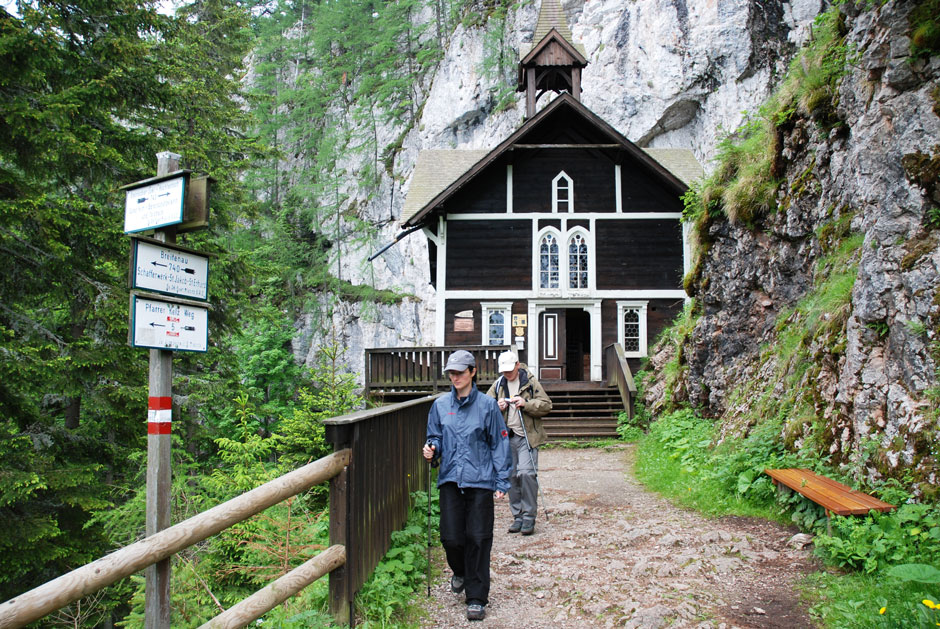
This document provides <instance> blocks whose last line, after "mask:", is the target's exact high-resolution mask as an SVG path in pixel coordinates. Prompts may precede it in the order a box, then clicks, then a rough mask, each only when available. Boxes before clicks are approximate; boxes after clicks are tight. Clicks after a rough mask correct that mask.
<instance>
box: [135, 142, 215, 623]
mask: <svg viewBox="0 0 940 629" xmlns="http://www.w3.org/2000/svg"><path fill="white" fill-rule="evenodd" d="M179 161H180V156H179V155H177V154H175V153H170V152H163V153H158V154H157V176H156V177H154V178H152V179H147V180H145V181H138V182H137V183H133V184H130V185H128V186H125V187H124V190H125V191H126V197H125V199H124V232H125V233H128V234H135V233H139V232H144V231H149V230H154V232H153V238H146V237H143V236H137V237H134V238H132V242H131V264H130V270H129V273H128V280H129V282H128V283H129V284H130V286H131V288H133V289H140V290H139V291H133V292H132V293H131V298H130V326H129V330H128V342H129V343H130V344H131V345H132V346H134V347H147V348H150V376H149V399H148V403H147V409H148V411H147V516H146V529H145V532H146V534H147V535H148V536H149V535H153V534H155V533H157V532H159V531H162V530H163V529H165V528H168V527H169V526H170V485H171V481H172V475H171V471H170V462H171V457H170V454H171V453H170V443H171V430H172V426H173V352H174V351H189V352H205V351H207V350H208V347H209V305H208V304H207V303H206V301H207V300H208V298H209V258H208V257H207V256H204V255H200V254H198V253H197V252H195V251H193V250H191V249H187V248H185V247H180V246H177V245H175V244H174V243H175V241H176V234H177V231H180V232H182V231H188V230H191V229H198V228H200V227H205V226H206V225H207V224H208V212H209V207H208V198H209V182H210V181H211V179H209V178H201V179H199V180H198V181H199V185H196V186H194V188H193V190H191V191H190V190H189V188H190V172H189V171H183V170H179ZM184 221H186V222H185V223H184ZM141 291H151V292H153V293H161V294H162V296H151V295H150V294H148V293H144V292H141ZM158 297H159V298H158ZM194 300H197V301H194ZM145 576H146V585H145V595H144V615H145V618H144V626H145V627H146V629H170V560H169V559H164V560H163V561H159V562H157V563H155V564H153V565H151V566H149V567H148V568H147V569H146V572H145Z"/></svg>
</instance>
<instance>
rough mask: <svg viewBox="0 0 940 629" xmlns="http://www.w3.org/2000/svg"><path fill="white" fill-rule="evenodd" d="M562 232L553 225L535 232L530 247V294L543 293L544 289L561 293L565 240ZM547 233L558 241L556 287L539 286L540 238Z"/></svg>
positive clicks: (540, 264)
mask: <svg viewBox="0 0 940 629" xmlns="http://www.w3.org/2000/svg"><path fill="white" fill-rule="evenodd" d="M562 233H563V232H561V231H559V230H558V229H557V228H555V227H543V228H542V229H540V230H539V231H538V232H537V233H536V234H535V242H534V243H533V247H532V294H534V295H538V294H543V293H544V292H546V291H558V293H559V294H561V288H562V286H561V284H562V280H563V279H564V275H563V274H562V268H563V259H564V255H565V251H564V243H565V240H564V238H562ZM547 234H551V235H552V236H554V237H555V242H556V243H558V288H541V284H542V275H541V273H542V239H543V238H545V236H546V235H547Z"/></svg>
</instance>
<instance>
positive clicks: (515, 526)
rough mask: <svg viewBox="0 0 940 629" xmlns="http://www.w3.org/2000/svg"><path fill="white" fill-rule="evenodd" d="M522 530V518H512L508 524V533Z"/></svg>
mask: <svg viewBox="0 0 940 629" xmlns="http://www.w3.org/2000/svg"><path fill="white" fill-rule="evenodd" d="M521 530H522V520H513V521H512V524H510V525H509V532H510V533H518V532H519V531H521Z"/></svg>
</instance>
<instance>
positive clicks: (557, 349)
mask: <svg viewBox="0 0 940 629" xmlns="http://www.w3.org/2000/svg"><path fill="white" fill-rule="evenodd" d="M565 331H566V330H565V311H564V309H560V308H559V309H557V310H546V311H545V312H543V313H542V314H540V315H539V380H564V379H565V377H566V374H565V358H566V356H565V336H566V334H565Z"/></svg>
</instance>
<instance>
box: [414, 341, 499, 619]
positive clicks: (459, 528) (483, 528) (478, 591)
mask: <svg viewBox="0 0 940 629" xmlns="http://www.w3.org/2000/svg"><path fill="white" fill-rule="evenodd" d="M444 372H445V373H446V374H447V375H448V377H449V378H450V382H451V385H452V387H451V392H450V395H445V396H442V397H439V398H438V399H437V400H435V401H434V404H432V405H431V410H430V412H429V413H428V432H427V442H426V443H425V446H424V449H423V451H422V454H423V455H424V458H425V459H427V460H428V461H431V460H433V459H438V458H439V460H440V470H439V471H438V476H437V486H438V488H439V491H440V507H441V544H442V545H443V546H444V552H445V554H446V555H447V564H448V565H449V566H450V568H451V570H453V572H454V574H453V576H452V577H451V579H450V588H451V590H452V591H453V592H454V593H455V594H459V593H460V592H463V591H466V597H467V599H466V600H467V619H469V620H483V617H484V616H485V615H486V609H485V608H486V604H487V603H488V602H489V592H490V550H491V549H492V547H493V499H494V498H496V499H501V498H502V497H503V496H504V495H506V492H507V491H509V470H510V468H511V467H512V457H511V455H510V452H509V433H508V431H507V430H506V425H505V423H504V422H503V415H502V413H501V412H500V410H499V406H498V405H497V404H496V400H494V399H493V398H491V397H487V396H486V395H484V394H482V393H480V391H479V390H478V389H477V386H476V381H475V378H476V360H474V358H473V354H471V353H470V352H468V351H466V350H457V351H456V352H454V353H452V354H451V355H450V356H449V357H448V358H447V364H446V365H445V366H444Z"/></svg>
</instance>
